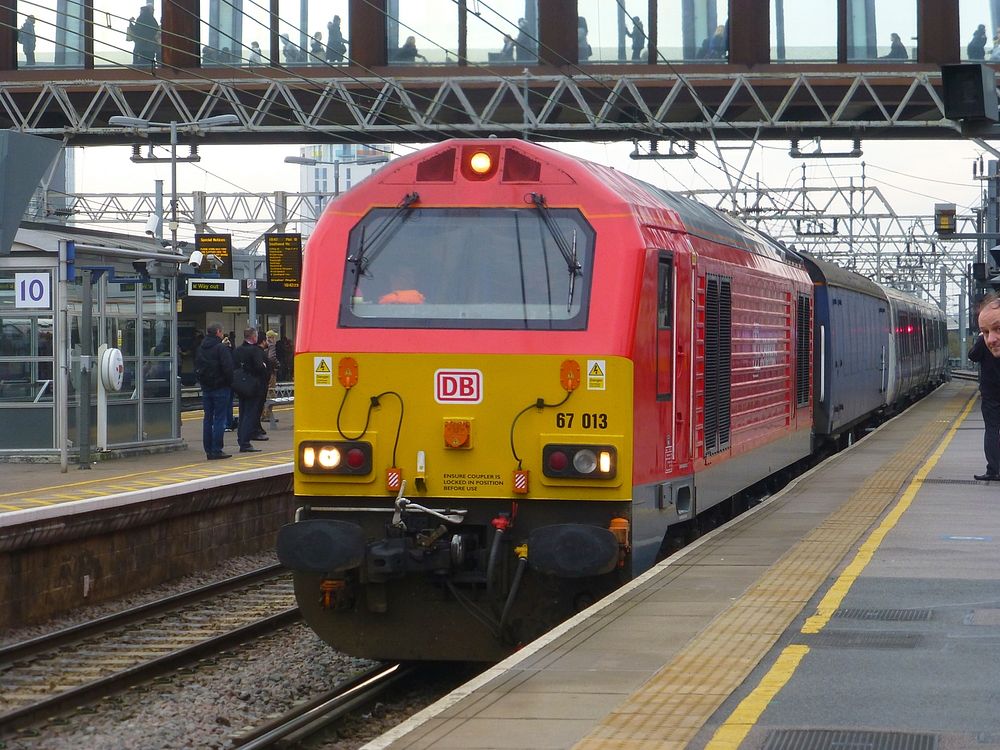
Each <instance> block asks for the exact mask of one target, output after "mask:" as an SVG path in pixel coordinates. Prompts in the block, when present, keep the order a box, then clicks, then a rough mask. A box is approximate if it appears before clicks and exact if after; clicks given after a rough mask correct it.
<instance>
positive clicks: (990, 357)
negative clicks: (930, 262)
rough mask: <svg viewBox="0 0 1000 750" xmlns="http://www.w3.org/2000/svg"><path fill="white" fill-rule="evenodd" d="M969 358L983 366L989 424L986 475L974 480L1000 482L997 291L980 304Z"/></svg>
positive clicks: (985, 443) (985, 442)
mask: <svg viewBox="0 0 1000 750" xmlns="http://www.w3.org/2000/svg"><path fill="white" fill-rule="evenodd" d="M969 359H971V360H972V361H973V362H976V363H978V364H979V393H980V396H981V397H982V403H981V408H982V412H983V422H984V423H985V425H986V431H985V434H984V435H983V452H984V453H986V473H985V474H976V475H974V478H975V479H977V480H979V481H980V482H995V481H997V480H1000V296H997V295H996V294H995V293H994V292H990V293H989V294H987V295H986V296H985V297H984V298H983V301H982V302H981V303H980V304H979V336H978V337H977V338H976V343H975V344H973V345H972V349H970V350H969Z"/></svg>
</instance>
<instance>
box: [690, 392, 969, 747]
mask: <svg viewBox="0 0 1000 750" xmlns="http://www.w3.org/2000/svg"><path fill="white" fill-rule="evenodd" d="M976 398H977V397H976V396H973V397H972V398H971V399H969V402H968V403H967V404H966V405H965V408H964V409H963V410H962V413H961V414H960V415H959V417H958V419H956V420H955V422H954V424H952V426H951V427H950V428H949V429H948V432H947V433H946V434H945V436H944V438H942V440H941V442H940V443H939V444H938V447H937V449H936V450H935V451H934V453H932V454H931V455H930V457H929V458H928V459H927V460H926V461H925V462H924V464H923V466H921V467H920V469H919V470H917V473H916V475H914V477H913V479H912V480H911V481H910V484H909V485H908V486H907V488H906V491H905V492H904V493H903V495H902V496H901V497H900V499H899V501H898V502H897V503H896V505H895V506H894V507H893V509H892V510H891V511H889V513H888V514H886V517H885V518H884V519H883V520H882V523H880V524H879V525H878V527H877V528H876V529H875V530H874V531H873V532H872V533H871V534H870V535H869V536H868V539H866V540H865V542H864V543H863V544H862V545H861V547H860V549H859V550H858V552H857V554H856V555H855V556H854V559H853V560H852V561H851V563H850V564H849V565H848V566H847V567H846V568H844V572H843V573H841V574H840V576H839V577H838V578H837V580H836V581H835V582H834V584H833V586H831V587H830V590H829V591H827V593H826V595H825V596H824V597H823V598H822V599H821V600H820V603H819V605H818V606H817V607H816V614H815V615H813V616H812V617H810V618H808V619H807V620H806V622H805V624H804V625H803V626H802V630H801V632H802V633H803V634H806V635H812V634H815V633H819V632H820V631H821V630H822V629H823V628H824V627H825V626H826V625H827V623H829V621H830V618H831V617H832V616H833V613H834V612H836V611H837V610H838V609H839V608H840V604H841V602H843V600H844V597H845V596H847V592H848V591H850V589H851V586H853V585H854V582H855V581H856V580H857V579H858V577H859V576H860V575H861V573H862V571H863V570H864V569H865V567H867V565H868V563H869V562H871V559H872V557H873V556H874V554H875V551H876V550H877V549H878V548H879V546H880V545H881V544H882V541H883V540H884V539H885V537H886V535H887V534H888V533H889V532H890V531H891V530H892V529H893V527H895V526H896V524H897V523H899V519H900V518H902V516H903V513H905V512H906V511H907V510H908V509H909V507H910V505H911V504H912V503H913V499H914V498H915V497H916V496H917V492H919V491H920V488H921V486H923V483H924V480H925V479H926V478H927V475H928V474H929V473H930V472H931V470H932V469H933V468H934V467H935V466H936V465H937V462H938V461H939V460H940V459H941V456H942V455H944V452H945V450H946V449H947V447H948V445H949V444H950V443H951V441H952V439H953V438H954V437H955V433H956V432H957V431H958V428H959V426H961V424H962V422H964V421H965V419H966V417H968V416H969V412H970V411H971V410H972V406H973V404H975V403H976ZM807 653H809V647H808V646H803V645H801V644H797V645H792V646H786V647H785V648H784V649H783V650H782V651H781V653H780V654H779V655H778V658H777V660H776V661H775V662H774V665H773V666H772V667H771V669H769V670H768V672H767V674H766V675H765V676H764V678H763V679H762V680H761V681H760V684H759V685H758V686H757V687H756V688H754V689H753V690H752V691H751V692H750V694H749V695H748V696H747V697H746V698H744V699H743V700H742V701H741V702H740V704H739V705H738V706H737V707H736V709H735V710H734V711H733V712H732V713H731V714H730V715H729V718H728V719H726V720H725V722H723V723H722V725H721V726H720V727H719V728H718V729H717V730H716V731H715V734H714V735H713V736H712V739H711V740H709V742H708V744H707V745H706V746H705V750H735V749H736V748H738V747H739V746H740V744H741V743H742V742H743V740H744V739H746V736H747V735H748V734H749V733H750V730H751V729H753V727H754V726H755V725H756V723H757V721H758V720H759V719H760V717H761V715H762V714H763V713H764V711H765V709H766V708H767V707H768V705H769V704H770V702H771V701H772V700H773V699H774V697H775V696H776V695H777V694H778V693H779V692H781V689H782V688H784V686H785V685H787V684H788V682H789V680H791V679H792V677H793V676H794V675H795V671H796V670H797V669H798V667H799V664H800V663H801V662H802V659H803V658H804V657H805V655H806V654H807Z"/></svg>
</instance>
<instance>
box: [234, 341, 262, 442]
mask: <svg viewBox="0 0 1000 750" xmlns="http://www.w3.org/2000/svg"><path fill="white" fill-rule="evenodd" d="M233 358H234V360H235V367H241V368H243V369H244V370H246V371H247V372H248V373H250V374H251V375H253V376H254V377H255V378H256V379H257V382H258V388H257V389H256V390H255V391H254V392H253V394H251V395H249V396H243V395H242V394H241V395H240V411H239V417H238V419H239V424H238V425H237V427H236V436H237V439H238V440H239V444H240V453H259V452H260V448H255V447H254V446H253V445H252V444H251V443H250V441H251V440H256V439H259V435H260V413H261V410H262V409H263V407H264V396H265V395H266V394H267V381H268V379H269V378H270V372H269V371H268V367H267V363H266V359H267V357H266V355H265V354H264V350H263V349H261V348H260V347H259V346H257V329H256V328H247V329H246V330H245V331H244V332H243V343H242V344H240V345H239V347H238V348H237V349H236V352H235V353H234V355H233Z"/></svg>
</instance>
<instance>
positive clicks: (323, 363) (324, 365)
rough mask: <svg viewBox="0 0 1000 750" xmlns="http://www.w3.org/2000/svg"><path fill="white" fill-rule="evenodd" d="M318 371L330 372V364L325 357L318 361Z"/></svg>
mask: <svg viewBox="0 0 1000 750" xmlns="http://www.w3.org/2000/svg"><path fill="white" fill-rule="evenodd" d="M316 372H330V365H328V364H327V363H326V360H325V359H321V360H319V361H318V362H317V363H316Z"/></svg>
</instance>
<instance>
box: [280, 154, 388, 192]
mask: <svg viewBox="0 0 1000 750" xmlns="http://www.w3.org/2000/svg"><path fill="white" fill-rule="evenodd" d="M387 161H389V157H388V156H359V157H357V158H355V159H334V160H333V161H323V160H322V159H312V158H310V157H308V156H286V157H285V162H286V163H288V164H302V165H303V166H306V167H315V166H316V165H318V164H332V165H333V195H334V197H336V196H338V195H340V165H341V164H357V165H358V166H361V165H363V164H385V163H386V162H387Z"/></svg>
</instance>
